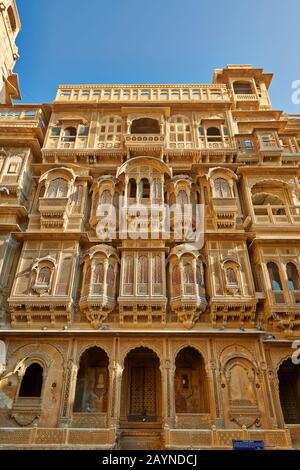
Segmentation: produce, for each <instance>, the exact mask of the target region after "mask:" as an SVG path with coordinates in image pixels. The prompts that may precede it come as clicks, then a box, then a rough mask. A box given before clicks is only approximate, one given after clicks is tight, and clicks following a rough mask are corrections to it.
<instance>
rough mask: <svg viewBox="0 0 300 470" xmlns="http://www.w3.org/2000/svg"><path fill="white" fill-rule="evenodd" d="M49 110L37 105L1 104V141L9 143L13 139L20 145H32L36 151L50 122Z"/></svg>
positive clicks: (41, 143)
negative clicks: (9, 105) (11, 105)
mask: <svg viewBox="0 0 300 470" xmlns="http://www.w3.org/2000/svg"><path fill="white" fill-rule="evenodd" d="M48 117H49V116H48V110H47V108H46V107H41V106H37V105H27V106H22V105H15V106H13V107H7V106H0V131H1V137H0V143H1V145H2V144H3V145H4V144H6V145H8V144H9V143H10V141H11V140H12V139H13V140H14V144H15V145H16V143H19V145H20V146H24V144H25V145H26V144H27V145H30V146H32V147H33V148H34V150H35V151H36V152H40V147H41V146H42V145H43V141H44V138H45V134H46V129H47V123H48Z"/></svg>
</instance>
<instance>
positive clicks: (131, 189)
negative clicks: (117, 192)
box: [128, 178, 136, 198]
mask: <svg viewBox="0 0 300 470" xmlns="http://www.w3.org/2000/svg"><path fill="white" fill-rule="evenodd" d="M128 189H129V190H128V194H129V197H130V198H136V181H135V179H134V178H130V180H129V182H128Z"/></svg>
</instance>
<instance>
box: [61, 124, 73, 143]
mask: <svg viewBox="0 0 300 470" xmlns="http://www.w3.org/2000/svg"><path fill="white" fill-rule="evenodd" d="M76 134H77V129H76V127H66V128H65V130H64V134H63V138H62V141H63V142H75V140H76Z"/></svg>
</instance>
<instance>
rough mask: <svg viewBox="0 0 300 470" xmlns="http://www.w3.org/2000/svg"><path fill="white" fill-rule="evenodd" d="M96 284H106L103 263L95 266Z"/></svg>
mask: <svg viewBox="0 0 300 470" xmlns="http://www.w3.org/2000/svg"><path fill="white" fill-rule="evenodd" d="M94 282H95V283H96V284H100V283H101V284H102V283H103V282H104V264H103V263H98V264H96V266H95V271H94Z"/></svg>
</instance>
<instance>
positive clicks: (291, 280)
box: [286, 263, 300, 290]
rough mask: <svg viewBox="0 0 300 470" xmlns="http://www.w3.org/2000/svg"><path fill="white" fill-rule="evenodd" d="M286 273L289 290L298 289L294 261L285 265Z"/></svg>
mask: <svg viewBox="0 0 300 470" xmlns="http://www.w3.org/2000/svg"><path fill="white" fill-rule="evenodd" d="M286 274H287V280H288V288H289V290H300V282H299V273H298V270H297V268H296V266H295V265H294V263H288V264H287V265H286Z"/></svg>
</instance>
